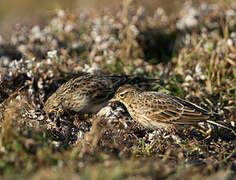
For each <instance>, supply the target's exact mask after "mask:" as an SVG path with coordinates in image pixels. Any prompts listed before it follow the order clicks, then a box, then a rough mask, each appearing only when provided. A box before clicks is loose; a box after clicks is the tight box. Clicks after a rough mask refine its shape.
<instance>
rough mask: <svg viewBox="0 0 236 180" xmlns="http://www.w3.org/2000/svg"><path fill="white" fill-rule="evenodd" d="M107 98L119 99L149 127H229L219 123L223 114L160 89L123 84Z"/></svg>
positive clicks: (138, 120) (135, 118) (132, 115)
mask: <svg viewBox="0 0 236 180" xmlns="http://www.w3.org/2000/svg"><path fill="white" fill-rule="evenodd" d="M111 101H120V102H121V103H123V104H124V105H125V106H126V108H127V110H128V112H129V114H130V115H131V117H132V118H133V119H134V120H135V121H137V122H138V123H140V124H141V125H143V126H144V127H146V128H149V129H159V128H165V129H166V128H167V129H168V128H170V129H175V127H177V125H183V124H197V123H199V122H208V123H212V124H216V125H219V126H221V127H224V128H227V129H230V128H228V127H227V126H225V125H223V124H222V123H223V122H222V120H223V118H222V117H220V115H218V114H215V113H212V112H208V111H207V110H205V109H203V108H201V107H199V106H197V105H195V104H193V103H191V102H188V101H186V100H183V99H181V98H178V97H175V96H171V95H168V94H164V93H159V92H153V91H144V92H142V91H140V90H137V89H136V88H134V87H132V86H130V85H124V86H122V87H120V88H119V89H118V90H117V92H116V94H115V97H114V98H113V99H112V100H111ZM221 122H222V123H221Z"/></svg>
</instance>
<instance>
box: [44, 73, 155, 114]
mask: <svg viewBox="0 0 236 180" xmlns="http://www.w3.org/2000/svg"><path fill="white" fill-rule="evenodd" d="M146 80H147V79H140V78H130V77H128V76H118V75H91V74H85V75H82V76H79V77H77V78H72V79H71V80H69V81H68V82H66V83H64V84H63V85H61V86H60V87H59V88H58V90H57V91H56V92H55V93H54V94H52V95H51V96H50V97H49V98H48V100H47V101H46V103H45V106H44V110H45V111H46V112H47V113H50V112H53V111H56V112H57V113H61V112H66V111H69V112H71V111H73V112H79V113H86V114H87V113H97V112H98V111H99V110H100V109H101V108H102V107H104V106H105V105H106V104H107V103H108V101H109V100H110V99H111V98H112V97H113V96H114V93H115V91H116V90H117V89H118V88H119V87H120V86H121V85H123V84H125V83H138V82H136V81H140V82H142V81H144V82H145V81H146ZM152 81H153V80H152Z"/></svg>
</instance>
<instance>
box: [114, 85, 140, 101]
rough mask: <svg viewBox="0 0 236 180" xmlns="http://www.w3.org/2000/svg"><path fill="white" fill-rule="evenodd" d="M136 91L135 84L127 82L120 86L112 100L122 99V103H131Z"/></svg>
mask: <svg viewBox="0 0 236 180" xmlns="http://www.w3.org/2000/svg"><path fill="white" fill-rule="evenodd" d="M136 92H137V90H136V89H135V88H134V87H133V86H131V85H129V84H126V85H124V86H121V87H120V88H118V90H117V91H116V93H115V96H114V97H113V98H112V99H111V100H110V102H114V101H120V102H121V103H129V101H130V100H131V98H132V97H133V96H134V95H135V93H136Z"/></svg>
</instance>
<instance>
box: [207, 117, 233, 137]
mask: <svg viewBox="0 0 236 180" xmlns="http://www.w3.org/2000/svg"><path fill="white" fill-rule="evenodd" d="M210 119H213V120H207V122H208V123H210V124H213V125H216V126H218V127H222V128H225V129H228V130H230V131H231V132H232V133H233V134H234V135H235V136H236V130H235V129H234V128H233V127H232V126H230V125H228V124H226V123H225V122H224V120H225V116H224V115H221V114H216V113H214V114H212V117H211V118H210Z"/></svg>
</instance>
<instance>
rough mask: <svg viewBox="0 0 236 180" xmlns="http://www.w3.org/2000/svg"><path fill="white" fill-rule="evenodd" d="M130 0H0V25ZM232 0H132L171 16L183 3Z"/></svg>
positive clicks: (100, 9)
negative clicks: (61, 11) (60, 10)
mask: <svg viewBox="0 0 236 180" xmlns="http://www.w3.org/2000/svg"><path fill="white" fill-rule="evenodd" d="M129 1H131V0H124V1H110V0H50V1H47V0H41V1H35V0H21V1H19V0H0V29H1V30H4V29H5V30H6V28H7V31H8V30H9V27H12V25H14V24H16V23H28V24H32V23H33V24H37V23H45V21H47V18H45V17H47V16H50V14H51V13H52V12H53V11H55V10H57V9H63V10H65V11H67V12H73V13H78V12H80V11H83V12H88V13H92V14H94V15H99V14H104V13H116V11H117V10H118V9H119V8H120V7H121V6H123V5H124V4H128V3H130V2H129ZM229 1H232V0H207V1H204V0H198V1H188V0H178V1H173V0H139V1H138V0H135V1H132V3H133V4H136V5H137V6H141V5H142V6H143V7H145V9H146V12H145V13H147V15H149V14H153V11H155V10H156V8H157V7H161V8H163V9H164V10H165V12H166V13H167V15H168V16H173V18H174V17H175V13H177V12H178V11H179V10H180V9H181V7H182V6H183V5H184V4H185V3H190V2H191V4H193V5H194V6H198V5H200V4H202V3H203V2H206V3H216V2H217V3H218V4H219V3H220V4H222V6H227V5H228V4H230V3H229Z"/></svg>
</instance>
